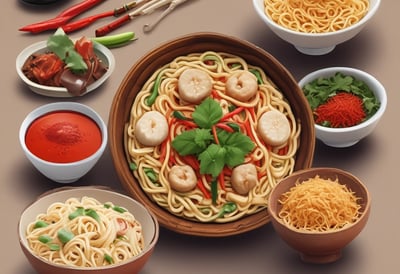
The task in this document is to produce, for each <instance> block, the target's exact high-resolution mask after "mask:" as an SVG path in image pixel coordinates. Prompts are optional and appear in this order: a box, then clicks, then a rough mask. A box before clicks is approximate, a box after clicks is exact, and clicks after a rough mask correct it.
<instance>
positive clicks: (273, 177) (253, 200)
mask: <svg viewBox="0 0 400 274" xmlns="http://www.w3.org/2000/svg"><path fill="white" fill-rule="evenodd" d="M206 59H207V60H213V61H212V62H209V61H205V60H206ZM187 68H197V69H200V70H203V71H205V72H206V73H207V74H209V75H210V76H211V77H212V79H213V92H212V94H211V97H212V98H213V99H214V100H216V101H217V102H218V103H219V104H220V106H221V107H222V109H223V112H224V113H227V112H229V110H228V107H229V106H234V107H240V106H243V107H245V112H242V113H241V114H240V115H235V116H234V117H232V118H231V119H230V121H232V122H235V123H236V124H238V125H240V127H241V131H242V132H244V133H245V134H247V135H252V136H253V138H254V141H253V142H254V143H255V148H254V149H253V150H252V151H251V153H250V154H249V155H246V157H245V162H248V163H250V162H251V163H254V164H255V165H256V168H257V172H258V184H257V185H256V186H255V187H254V188H253V189H252V190H251V191H250V192H249V193H248V195H239V194H237V193H235V192H234V190H233V188H232V185H231V182H230V172H231V170H228V171H226V172H225V175H224V181H225V182H224V185H225V187H224V188H220V189H218V197H217V202H216V203H213V202H212V201H211V199H210V198H207V197H205V196H204V193H203V192H202V191H201V190H200V189H199V187H196V188H195V189H194V190H191V191H190V192H187V193H180V192H177V191H174V190H172V189H171V187H170V184H169V182H168V174H169V171H170V169H171V167H172V165H173V164H178V165H184V164H186V163H185V159H184V158H183V157H181V156H180V155H179V154H178V153H177V152H176V151H174V149H173V148H172V145H171V141H172V140H173V139H174V138H175V136H176V135H178V134H179V133H181V132H183V131H185V127H183V126H182V124H179V123H176V118H174V117H173V115H172V114H173V112H174V111H180V112H181V113H183V114H184V115H185V116H187V117H191V114H192V113H193V111H194V109H195V107H196V105H193V104H187V103H183V102H182V101H181V100H180V98H179V93H178V87H177V86H178V78H179V76H180V74H181V73H182V72H183V71H184V70H186V69H187ZM237 70H256V71H258V72H259V73H260V75H261V78H262V82H263V83H262V84H259V90H258V91H257V94H256V96H254V98H252V99H250V100H248V101H246V102H241V101H238V100H235V99H234V98H231V97H230V96H228V95H227V94H226V93H225V81H226V78H227V77H228V76H230V75H231V74H232V73H233V72H234V71H237ZM160 73H162V75H163V76H162V82H161V86H160V89H159V91H158V92H159V95H158V97H157V99H156V101H155V103H154V104H153V105H151V106H148V105H147V104H146V99H147V98H148V97H149V96H150V94H151V93H152V88H153V86H154V84H155V80H156V78H157V75H159V74H160ZM271 109H276V110H279V111H280V112H282V113H284V114H285V116H286V117H287V119H288V120H289V123H290V128H291V133H290V137H289V140H288V141H287V142H286V143H285V144H283V145H281V146H278V147H271V146H268V145H266V144H265V143H264V142H263V141H262V140H261V138H260V137H259V136H258V135H257V121H258V118H259V117H260V116H261V115H262V114H263V113H264V112H265V111H268V110H271ZM151 110H157V111H159V112H160V113H162V114H163V115H164V116H165V117H166V118H167V121H168V125H169V136H168V138H167V141H166V142H163V143H162V144H161V145H158V146H155V147H149V146H143V145H141V144H140V142H138V141H137V139H136V137H135V132H134V131H135V124H136V123H137V121H138V119H139V118H140V117H141V116H142V115H143V114H144V113H146V112H148V111H151ZM245 123H249V125H250V127H249V128H246V127H245V126H244V124H245ZM125 130H126V133H125V146H126V151H127V157H128V161H129V162H130V163H134V164H135V166H136V169H135V170H134V171H133V173H134V175H135V176H136V177H137V178H138V182H139V183H140V186H141V188H142V189H143V190H144V191H145V193H146V194H147V195H148V196H149V197H150V198H151V199H152V200H153V201H155V202H156V203H157V204H158V205H159V206H161V207H162V208H164V209H166V210H168V211H169V212H171V213H172V214H174V215H176V216H180V217H183V218H186V219H190V220H195V221H199V222H220V223H223V222H230V221H234V220H237V219H239V218H241V217H243V216H246V215H250V214H253V213H255V212H259V211H260V210H263V209H265V208H266V205H267V200H268V196H269V193H270V190H271V188H272V187H273V186H274V185H275V184H276V183H277V182H278V181H279V180H280V179H282V178H283V177H285V176H286V175H288V174H290V173H291V172H292V171H293V169H294V164H295V154H296V151H297V148H298V145H299V144H298V142H299V138H298V137H299V134H300V122H299V121H298V120H297V119H296V118H295V117H294V115H293V113H292V110H291V108H290V105H289V104H288V102H287V101H286V100H285V98H284V97H283V95H282V93H281V92H280V91H279V90H278V89H277V88H276V87H275V86H274V85H273V83H271V81H270V79H269V78H268V77H267V75H266V74H265V72H264V71H263V70H262V69H260V68H258V67H255V66H252V65H250V64H247V62H246V61H245V60H244V59H242V58H240V57H238V56H234V55H231V54H228V53H216V52H211V51H209V52H204V53H193V54H189V55H187V56H180V57H177V58H176V59H174V60H173V61H172V62H171V63H168V64H166V65H164V66H163V67H161V68H159V69H158V70H157V71H155V72H154V74H153V75H152V76H151V77H150V78H149V79H148V81H147V82H146V83H145V84H144V86H143V87H142V89H141V90H140V92H138V94H137V96H136V99H135V101H134V102H133V104H132V108H131V115H130V120H129V122H128V123H127V125H126V129H125ZM249 131H251V132H249ZM282 150H283V151H285V153H281V152H282ZM148 169H151V170H153V171H154V172H155V173H156V174H157V178H158V180H157V182H154V180H152V179H151V178H149V176H147V174H146V170H148ZM198 179H199V182H198V184H200V185H201V187H204V189H205V190H206V191H208V192H211V185H210V178H209V176H207V175H204V174H203V175H199V178H198ZM229 202H233V203H235V204H236V205H237V208H236V210H234V211H233V212H229V213H226V214H225V215H223V216H222V215H219V213H220V212H221V210H222V207H223V206H224V205H226V204H227V203H229Z"/></svg>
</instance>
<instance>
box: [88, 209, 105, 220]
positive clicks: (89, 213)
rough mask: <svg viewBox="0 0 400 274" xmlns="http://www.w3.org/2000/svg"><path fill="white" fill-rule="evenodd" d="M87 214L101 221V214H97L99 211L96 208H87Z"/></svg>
mask: <svg viewBox="0 0 400 274" xmlns="http://www.w3.org/2000/svg"><path fill="white" fill-rule="evenodd" d="M85 215H86V216H89V217H92V218H93V219H95V220H96V221H97V222H99V223H100V221H101V220H100V216H99V214H97V212H96V211H95V210H94V209H91V208H89V209H86V210H85Z"/></svg>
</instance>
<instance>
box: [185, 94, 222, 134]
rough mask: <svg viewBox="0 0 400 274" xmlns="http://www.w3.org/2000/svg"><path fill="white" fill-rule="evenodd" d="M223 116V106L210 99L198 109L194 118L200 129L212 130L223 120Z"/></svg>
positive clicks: (204, 101)
mask: <svg viewBox="0 0 400 274" xmlns="http://www.w3.org/2000/svg"><path fill="white" fill-rule="evenodd" d="M222 115H223V113H222V108H221V106H220V105H219V104H218V103H217V102H216V101H215V100H213V99H211V98H210V97H208V98H206V99H204V100H203V102H201V104H200V105H198V106H197V107H196V109H195V111H194V112H193V114H192V118H193V121H194V122H195V123H196V124H197V125H198V126H199V127H200V128H206V129H211V128H212V126H213V125H215V124H216V123H218V121H219V120H220V119H221V118H222Z"/></svg>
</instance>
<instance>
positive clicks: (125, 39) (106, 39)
mask: <svg viewBox="0 0 400 274" xmlns="http://www.w3.org/2000/svg"><path fill="white" fill-rule="evenodd" d="M91 40H92V41H95V42H97V43H100V44H102V45H103V46H106V47H107V48H116V47H122V46H125V45H127V44H129V43H130V42H132V41H134V40H136V38H135V33H134V32H131V31H128V32H123V33H119V34H115V35H106V36H100V37H93V38H91Z"/></svg>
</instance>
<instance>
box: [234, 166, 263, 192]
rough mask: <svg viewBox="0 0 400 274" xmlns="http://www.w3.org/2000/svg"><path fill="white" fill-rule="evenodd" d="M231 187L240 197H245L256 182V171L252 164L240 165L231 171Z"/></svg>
mask: <svg viewBox="0 0 400 274" xmlns="http://www.w3.org/2000/svg"><path fill="white" fill-rule="evenodd" d="M231 181H232V187H233V189H234V190H235V191H236V192H237V193H238V194H241V195H246V194H247V193H249V191H250V190H252V189H253V188H254V187H255V186H256V185H257V182H258V178H257V169H256V166H255V165H254V164H250V163H249V164H242V165H239V166H237V167H235V168H234V169H233V170H232V177H231Z"/></svg>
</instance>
